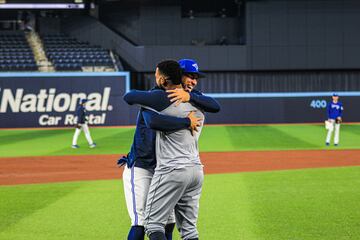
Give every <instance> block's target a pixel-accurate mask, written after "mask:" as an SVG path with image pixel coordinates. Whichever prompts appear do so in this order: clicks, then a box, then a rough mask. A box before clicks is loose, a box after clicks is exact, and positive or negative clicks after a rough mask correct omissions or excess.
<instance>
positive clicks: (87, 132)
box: [82, 123, 95, 147]
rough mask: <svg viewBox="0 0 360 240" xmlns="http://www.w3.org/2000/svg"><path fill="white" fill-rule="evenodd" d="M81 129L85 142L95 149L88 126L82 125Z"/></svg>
mask: <svg viewBox="0 0 360 240" xmlns="http://www.w3.org/2000/svg"><path fill="white" fill-rule="evenodd" d="M82 129H83V130H84V133H85V137H86V140H87V141H88V143H89V145H90V147H95V145H94V142H93V140H92V138H91V135H90V130H89V126H88V125H87V123H84V124H83V125H82Z"/></svg>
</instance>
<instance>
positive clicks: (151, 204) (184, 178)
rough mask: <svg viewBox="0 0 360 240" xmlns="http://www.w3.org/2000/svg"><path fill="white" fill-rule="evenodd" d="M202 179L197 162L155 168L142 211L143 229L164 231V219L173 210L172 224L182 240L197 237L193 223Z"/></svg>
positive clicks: (200, 168) (201, 172)
mask: <svg viewBox="0 0 360 240" xmlns="http://www.w3.org/2000/svg"><path fill="white" fill-rule="evenodd" d="M203 180H204V173H203V167H202V166H201V165H196V166H191V167H186V168H180V169H174V170H172V171H171V172H167V173H161V172H160V171H156V170H155V174H154V176H153V179H152V181H151V185H150V189H149V193H148V198H147V201H146V210H145V231H146V234H147V235H148V236H150V234H152V233H154V232H165V229H164V227H165V225H166V222H167V220H168V218H169V216H170V214H171V213H172V211H173V210H174V209H175V218H176V225H177V228H178V230H179V232H180V235H181V238H182V239H193V238H198V235H199V234H198V231H197V229H196V222H197V219H198V212H199V200H200V195H201V188H202V184H203Z"/></svg>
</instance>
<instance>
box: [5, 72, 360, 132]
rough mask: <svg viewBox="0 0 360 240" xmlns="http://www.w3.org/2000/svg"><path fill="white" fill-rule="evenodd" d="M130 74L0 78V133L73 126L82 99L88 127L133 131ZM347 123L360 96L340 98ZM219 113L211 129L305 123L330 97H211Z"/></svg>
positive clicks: (316, 118)
mask: <svg viewBox="0 0 360 240" xmlns="http://www.w3.org/2000/svg"><path fill="white" fill-rule="evenodd" d="M129 90H130V81H129V73H127V72H119V73H53V74H48V73H47V74H44V73H24V74H20V73H12V74H11V73H3V74H0V114H1V121H0V128H23V127H66V126H69V127H71V126H73V125H74V122H75V116H74V114H75V110H76V106H77V104H78V102H79V100H80V98H88V99H89V102H88V106H87V108H88V112H89V114H90V118H89V120H90V124H91V125H98V126H114V125H134V124H135V120H136V114H137V111H138V107H136V106H133V107H130V106H128V105H127V104H126V103H125V102H124V101H123V99H122V96H123V95H124V93H125V92H127V91H129ZM338 93H339V95H340V96H341V101H342V102H343V103H344V106H345V112H344V120H345V122H346V121H348V122H358V121H360V112H359V111H358V109H359V108H360V101H359V100H360V92H355V91H352V92H338ZM208 95H209V96H212V97H214V98H216V99H217V100H218V101H219V103H220V104H221V112H220V113H218V114H207V117H206V122H207V123H211V124H239V123H306V122H322V121H323V120H324V119H326V101H328V100H329V99H330V95H331V92H297V93H294V92H292V93H279V92H278V93H276V92H272V93H209V94H208Z"/></svg>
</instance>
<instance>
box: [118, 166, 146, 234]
mask: <svg viewBox="0 0 360 240" xmlns="http://www.w3.org/2000/svg"><path fill="white" fill-rule="evenodd" d="M152 176H153V173H152V171H149V170H146V169H143V168H138V167H132V168H131V169H129V168H128V167H126V166H125V167H124V172H123V184H124V193H125V200H126V206H127V210H128V213H129V216H130V218H131V229H130V231H129V234H128V240H143V239H144V236H145V231H144V218H145V206H146V197H147V194H148V191H149V186H150V183H151V179H152Z"/></svg>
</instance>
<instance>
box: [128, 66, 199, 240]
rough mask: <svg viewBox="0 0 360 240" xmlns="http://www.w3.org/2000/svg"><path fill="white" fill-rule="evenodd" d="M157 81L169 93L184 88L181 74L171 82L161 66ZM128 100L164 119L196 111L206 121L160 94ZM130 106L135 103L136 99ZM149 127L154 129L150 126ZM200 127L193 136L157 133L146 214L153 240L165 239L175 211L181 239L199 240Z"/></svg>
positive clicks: (138, 94) (134, 94)
mask: <svg viewBox="0 0 360 240" xmlns="http://www.w3.org/2000/svg"><path fill="white" fill-rule="evenodd" d="M175 63H176V62H175ZM175 63H174V69H173V71H177V67H178V66H176V64H175ZM172 76H174V74H172ZM156 81H157V84H158V85H159V86H160V87H162V88H165V89H167V90H171V89H176V88H181V72H180V71H179V74H178V77H177V78H175V77H173V78H171V79H169V78H168V77H167V76H166V75H164V73H163V71H162V66H161V65H158V67H157V69H156ZM127 97H128V98H136V100H137V101H136V103H138V104H140V105H142V106H147V107H150V108H152V109H154V110H156V111H158V112H160V113H161V114H164V115H169V116H176V117H186V116H187V115H188V114H189V113H190V112H192V111H196V115H197V117H199V118H201V119H202V120H203V118H204V115H203V113H202V112H201V111H199V109H197V108H196V107H194V106H193V105H191V104H190V103H180V105H178V106H177V105H176V104H172V103H171V102H170V101H169V99H168V96H167V93H165V92H164V91H161V90H157V91H152V92H144V91H132V92H130V93H129V94H127ZM128 100H129V99H128ZM131 102H134V99H133V100H131ZM145 121H146V119H145ZM147 124H148V125H149V126H150V127H151V122H148V123H147ZM201 127H202V121H201V124H200V126H199V129H198V130H199V131H198V132H194V133H191V132H190V131H189V130H186V129H183V130H178V131H175V132H157V133H156V158H157V166H156V169H155V174H154V176H153V179H152V182H151V186H150V189H149V194H148V199H147V201H146V202H147V203H146V214H145V228H146V232H147V234H148V235H149V237H150V239H151V240H157V239H161V240H163V239H165V235H164V226H165V224H166V221H167V219H168V217H169V216H170V214H171V212H172V211H173V210H174V209H175V214H176V223H177V227H178V229H179V231H180V234H181V237H182V238H183V239H188V240H190V239H198V232H197V229H196V222H197V217H198V208H199V199H200V195H201V188H202V182H203V169H202V165H201V162H200V158H199V150H198V139H199V135H200V132H201Z"/></svg>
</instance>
